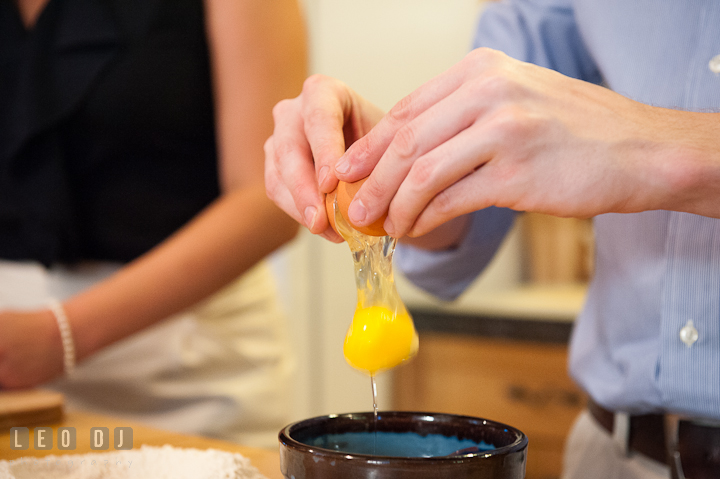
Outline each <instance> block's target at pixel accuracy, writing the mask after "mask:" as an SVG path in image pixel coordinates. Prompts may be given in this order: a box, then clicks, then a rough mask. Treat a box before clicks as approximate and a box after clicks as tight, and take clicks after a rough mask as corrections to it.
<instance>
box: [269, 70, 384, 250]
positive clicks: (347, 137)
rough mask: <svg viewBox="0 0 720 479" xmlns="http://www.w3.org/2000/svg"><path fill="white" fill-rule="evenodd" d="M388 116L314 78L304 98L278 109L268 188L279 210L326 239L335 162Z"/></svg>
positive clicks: (335, 238)
mask: <svg viewBox="0 0 720 479" xmlns="http://www.w3.org/2000/svg"><path fill="white" fill-rule="evenodd" d="M382 115H383V112H382V111H381V110H380V109H378V108H377V107H375V106H373V105H372V104H370V103H368V102H367V101H366V100H364V99H363V98H362V97H360V96H359V95H357V93H355V92H354V91H352V90H351V89H350V88H348V87H347V85H345V84H344V83H342V82H340V81H338V80H335V79H332V78H329V77H325V76H322V75H314V76H312V77H310V78H308V79H307V80H306V81H305V84H304V86H303V90H302V93H301V94H300V95H299V96H298V97H296V98H293V99H291V100H283V101H281V102H280V103H278V104H277V105H276V106H275V108H274V109H273V117H274V119H275V129H274V131H273V135H272V136H271V137H270V138H269V139H268V140H267V142H266V143H265V187H266V189H267V194H268V196H269V197H270V199H272V200H273V201H274V202H275V203H276V204H277V205H278V206H280V208H282V209H283V210H284V211H285V212H286V213H288V214H289V215H290V216H292V217H293V218H294V219H295V220H296V221H298V222H299V223H300V224H304V225H305V226H307V228H308V229H309V230H310V231H311V232H313V233H315V234H321V235H322V236H324V237H325V238H327V239H329V240H331V241H335V242H341V241H342V238H340V236H338V235H337V233H335V231H333V229H332V228H330V225H329V223H328V219H327V214H326V211H325V199H324V193H329V192H330V191H332V190H333V189H335V186H337V177H336V176H335V170H334V165H335V162H336V161H337V160H338V158H340V157H341V156H342V155H343V154H344V153H345V149H346V147H347V146H349V145H351V144H352V143H354V142H355V141H356V140H358V139H359V138H361V137H363V136H364V135H365V134H366V133H367V132H368V131H370V129H371V128H372V127H373V126H374V125H375V124H376V123H377V122H378V121H379V120H380V118H382Z"/></svg>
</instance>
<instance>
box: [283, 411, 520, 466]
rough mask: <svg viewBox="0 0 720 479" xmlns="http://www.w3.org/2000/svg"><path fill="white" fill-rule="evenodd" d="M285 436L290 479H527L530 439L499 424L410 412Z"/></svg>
mask: <svg viewBox="0 0 720 479" xmlns="http://www.w3.org/2000/svg"><path fill="white" fill-rule="evenodd" d="M376 432H377V434H376ZM279 440H280V468H281V470H282V473H283V475H284V476H285V477H286V478H287V479H310V478H313V479H329V478H333V479H335V478H343V479H371V478H372V479H389V478H392V479H439V478H452V479H466V478H467V479H469V478H474V479H475V478H482V479H523V478H524V477H525V460H526V455H527V444H528V440H527V437H526V436H525V434H523V433H522V432H521V431H519V430H517V429H515V428H513V427H510V426H506V425H505V424H500V423H497V422H494V421H489V420H486V419H481V418H477V417H470V416H456V415H453V414H438V413H424V412H405V411H383V412H380V413H378V421H377V423H375V420H374V416H373V413H371V412H363V413H352V414H341V415H329V416H320V417H316V418H312V419H306V420H304V421H300V422H297V423H294V424H291V425H289V426H287V427H285V428H284V429H283V430H282V431H280V434H279Z"/></svg>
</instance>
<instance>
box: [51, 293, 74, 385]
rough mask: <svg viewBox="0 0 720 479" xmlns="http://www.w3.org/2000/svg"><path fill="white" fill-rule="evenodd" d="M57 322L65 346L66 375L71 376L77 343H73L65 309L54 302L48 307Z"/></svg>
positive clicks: (64, 363)
mask: <svg viewBox="0 0 720 479" xmlns="http://www.w3.org/2000/svg"><path fill="white" fill-rule="evenodd" d="M48 307H49V308H50V311H52V313H53V316H55V320H56V321H57V325H58V329H60V339H61V341H62V346H63V366H64V370H65V375H66V376H70V375H71V374H72V373H73V371H74V370H75V342H74V341H73V337H72V331H71V330H70V323H69V322H68V319H67V315H66V314H65V308H63V306H62V304H61V303H60V301H57V300H53V301H51V302H50V305H49V306H48Z"/></svg>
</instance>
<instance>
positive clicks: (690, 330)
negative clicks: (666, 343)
mask: <svg viewBox="0 0 720 479" xmlns="http://www.w3.org/2000/svg"><path fill="white" fill-rule="evenodd" d="M697 340H698V330H697V329H695V325H694V324H693V322H692V319H689V320H688V322H687V323H685V326H683V328H682V329H681V330H680V341H682V342H683V343H685V345H686V346H687V347H688V348H689V347H691V346H692V345H693V344H695V341H697Z"/></svg>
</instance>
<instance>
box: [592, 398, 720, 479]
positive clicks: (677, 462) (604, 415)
mask: <svg viewBox="0 0 720 479" xmlns="http://www.w3.org/2000/svg"><path fill="white" fill-rule="evenodd" d="M588 410H589V411H590V414H591V415H592V416H593V417H594V418H595V420H596V421H597V422H598V424H600V425H601V426H602V427H603V428H604V429H605V430H607V431H608V432H609V433H610V434H612V433H613V430H614V428H615V414H614V413H613V412H612V411H608V410H607V409H605V408H603V407H602V406H600V405H599V404H597V403H596V402H595V401H593V400H592V399H590V400H589V401H588ZM629 422H630V424H629V430H628V438H627V448H628V451H633V452H639V453H640V454H643V455H645V456H647V457H649V458H651V459H653V460H655V461H657V462H660V463H663V464H668V465H669V466H670V469H671V471H672V477H673V478H674V479H718V478H720V422H717V421H716V422H713V423H710V422H707V421H700V420H690V419H677V418H674V417H671V416H668V415H664V414H643V415H637V416H630V418H629ZM670 424H673V425H674V428H673V429H676V430H675V431H667V429H668V426H669V425H670ZM667 433H670V434H671V435H672V437H670V438H668V435H667ZM668 439H669V440H668Z"/></svg>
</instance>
